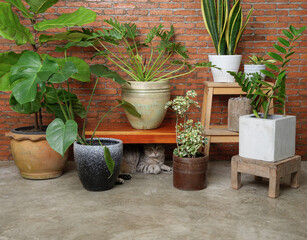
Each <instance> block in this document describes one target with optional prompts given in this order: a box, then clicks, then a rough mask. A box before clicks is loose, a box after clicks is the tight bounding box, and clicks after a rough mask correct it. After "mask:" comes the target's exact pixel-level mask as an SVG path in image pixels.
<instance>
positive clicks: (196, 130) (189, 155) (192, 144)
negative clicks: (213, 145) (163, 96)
mask: <svg viewBox="0 0 307 240" xmlns="http://www.w3.org/2000/svg"><path fill="white" fill-rule="evenodd" d="M196 96H197V94H196V92H195V91H188V92H187V93H186V96H177V97H176V98H175V99H174V100H171V101H169V102H167V103H166V105H165V108H166V109H167V108H170V109H172V110H173V111H175V112H176V144H177V148H176V149H175V150H174V154H173V185H174V187H176V188H178V189H182V190H201V189H204V188H206V170H207V161H208V156H204V155H203V154H202V153H201V152H200V150H201V149H203V148H204V146H205V144H206V142H207V139H206V138H205V136H204V129H203V126H202V125H201V123H200V122H193V120H191V119H188V115H187V111H188V110H189V109H190V107H192V106H195V107H197V108H199V107H200V106H199V105H198V103H197V102H196V101H194V100H193V98H195V97H196ZM180 120H181V122H180Z"/></svg>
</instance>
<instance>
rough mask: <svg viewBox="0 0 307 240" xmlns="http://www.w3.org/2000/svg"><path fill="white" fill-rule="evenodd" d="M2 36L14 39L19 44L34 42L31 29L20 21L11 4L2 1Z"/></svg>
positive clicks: (0, 9) (0, 26)
mask: <svg viewBox="0 0 307 240" xmlns="http://www.w3.org/2000/svg"><path fill="white" fill-rule="evenodd" d="M0 36H1V37H3V38H5V39H9V40H14V41H15V42H16V44H17V45H22V44H25V43H30V44H34V38H33V35H32V34H31V33H30V30H29V29H28V28H26V27H24V26H23V25H22V24H21V23H20V22H19V19H18V17H17V15H16V14H15V13H14V12H13V11H12V9H11V4H9V3H4V2H0Z"/></svg>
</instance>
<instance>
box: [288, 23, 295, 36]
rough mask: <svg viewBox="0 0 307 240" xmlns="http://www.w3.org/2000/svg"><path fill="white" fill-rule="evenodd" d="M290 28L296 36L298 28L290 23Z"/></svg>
mask: <svg viewBox="0 0 307 240" xmlns="http://www.w3.org/2000/svg"><path fill="white" fill-rule="evenodd" d="M289 29H290V31H291V33H292V34H293V35H294V36H296V35H297V30H296V28H295V27H293V26H292V25H290V27H289Z"/></svg>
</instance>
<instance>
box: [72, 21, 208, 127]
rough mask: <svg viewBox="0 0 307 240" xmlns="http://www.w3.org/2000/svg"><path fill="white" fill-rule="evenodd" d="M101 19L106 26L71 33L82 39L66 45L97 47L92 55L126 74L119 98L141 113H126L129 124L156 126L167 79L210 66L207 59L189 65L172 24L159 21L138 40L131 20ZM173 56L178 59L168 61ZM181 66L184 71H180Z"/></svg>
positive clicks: (162, 111) (167, 91)
mask: <svg viewBox="0 0 307 240" xmlns="http://www.w3.org/2000/svg"><path fill="white" fill-rule="evenodd" d="M105 22H106V23H107V24H108V25H109V26H110V27H111V28H110V29H103V30H101V31H96V32H91V31H88V30H83V31H79V32H75V31H74V32H71V33H70V34H76V33H79V34H83V39H82V41H81V42H79V43H74V42H70V43H68V44H67V45H66V47H67V48H68V47H70V46H75V45H80V46H92V47H94V48H95V49H96V50H97V54H95V57H97V56H102V57H104V58H105V59H106V60H107V61H109V62H110V63H112V64H114V65H116V66H117V67H118V68H119V69H120V70H122V71H123V72H124V73H126V75H127V77H128V80H129V81H128V82H129V84H124V85H123V86H122V98H123V100H126V101H129V102H131V103H132V104H133V105H134V106H136V108H137V110H138V111H139V112H140V114H141V115H142V118H141V119H138V118H135V117H134V116H132V115H131V114H129V113H127V112H126V113H127V117H128V119H129V121H130V124H131V125H132V127H134V128H137V129H153V128H158V127H159V126H160V125H161V123H162V121H163V118H164V116H165V113H166V110H165V109H164V105H165V103H166V102H167V101H168V100H169V99H170V82H169V80H171V79H173V78H178V77H184V76H186V75H188V74H190V73H192V72H194V71H195V70H196V69H198V68H201V67H211V66H212V65H211V64H210V63H207V62H203V63H196V64H195V65H191V64H189V63H188V61H187V60H188V54H187V49H186V48H185V46H183V45H182V44H181V43H177V42H175V39H174V28H173V26H171V28H170V30H169V31H166V30H164V29H163V25H161V24H160V25H159V26H158V27H153V28H152V29H151V30H150V31H149V33H148V34H147V36H146V39H145V40H144V41H143V42H140V41H139V32H138V29H137V26H136V25H135V24H134V23H124V24H123V23H119V22H118V21H117V20H113V19H109V20H105ZM69 36H70V35H69V34H68V35H67V37H68V38H69ZM176 55H178V56H179V57H180V58H181V59H182V60H173V61H171V59H172V58H173V57H174V56H176ZM185 67H187V69H188V70H187V71H186V72H182V71H181V70H183V69H184V68H185Z"/></svg>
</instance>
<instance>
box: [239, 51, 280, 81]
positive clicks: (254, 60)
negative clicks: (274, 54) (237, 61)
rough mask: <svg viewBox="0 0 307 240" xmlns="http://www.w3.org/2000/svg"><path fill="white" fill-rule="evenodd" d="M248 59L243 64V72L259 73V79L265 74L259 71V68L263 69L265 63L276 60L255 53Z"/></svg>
mask: <svg viewBox="0 0 307 240" xmlns="http://www.w3.org/2000/svg"><path fill="white" fill-rule="evenodd" d="M248 58H249V59H250V61H249V62H248V63H247V64H244V73H245V74H247V75H248V74H251V73H259V74H260V75H261V80H263V79H264V77H265V75H264V74H263V73H261V72H260V70H265V69H266V66H265V64H266V63H275V62H276V60H274V59H265V58H264V57H257V56H256V55H253V56H249V57H248Z"/></svg>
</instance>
